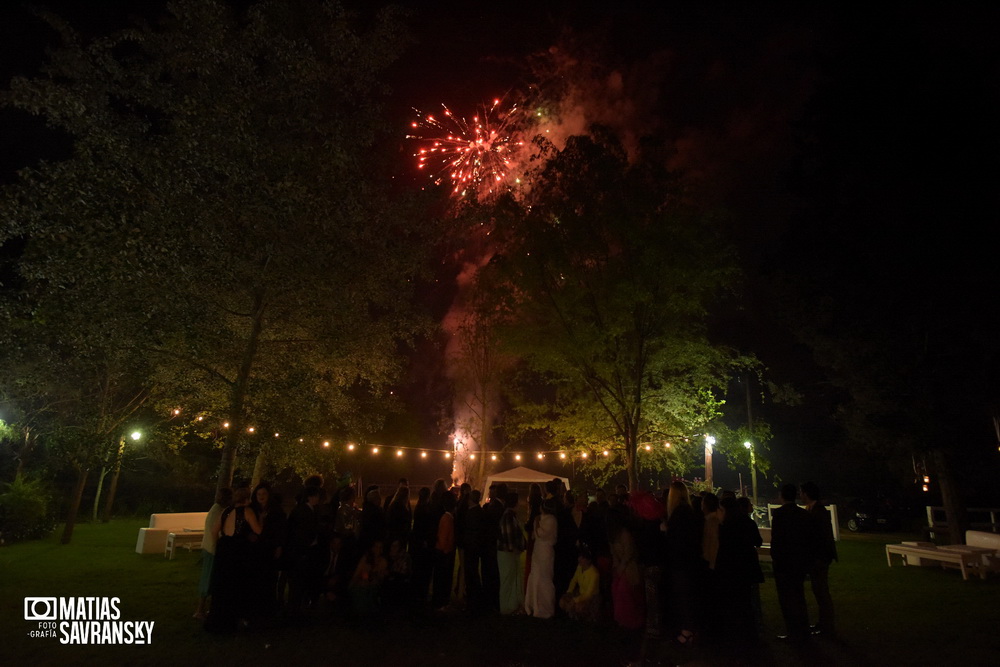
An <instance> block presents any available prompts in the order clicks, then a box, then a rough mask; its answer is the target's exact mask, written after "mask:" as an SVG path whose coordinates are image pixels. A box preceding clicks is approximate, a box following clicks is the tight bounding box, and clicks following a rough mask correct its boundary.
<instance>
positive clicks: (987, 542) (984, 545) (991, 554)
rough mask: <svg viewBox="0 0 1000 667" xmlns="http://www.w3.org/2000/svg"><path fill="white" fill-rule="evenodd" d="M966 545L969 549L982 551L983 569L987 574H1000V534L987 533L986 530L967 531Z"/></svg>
mask: <svg viewBox="0 0 1000 667" xmlns="http://www.w3.org/2000/svg"><path fill="white" fill-rule="evenodd" d="M965 544H966V546H968V547H972V548H978V549H982V550H983V553H982V554H981V556H982V559H983V562H982V568H983V570H984V574H985V572H998V573H1000V533H987V532H986V531H984V530H967V531H965Z"/></svg>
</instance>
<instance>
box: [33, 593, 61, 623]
mask: <svg viewBox="0 0 1000 667" xmlns="http://www.w3.org/2000/svg"><path fill="white" fill-rule="evenodd" d="M58 615H59V606H58V605H57V604H56V599H55V598H24V620H26V621H55V620H57V618H58Z"/></svg>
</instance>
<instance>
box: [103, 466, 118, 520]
mask: <svg viewBox="0 0 1000 667" xmlns="http://www.w3.org/2000/svg"><path fill="white" fill-rule="evenodd" d="M121 472H122V464H121V461H119V462H118V465H117V466H115V471H114V472H113V473H111V485H110V486H108V499H107V501H106V502H105V503H104V512H103V513H102V514H101V522H102V523H107V522H109V521H111V507H112V506H113V505H114V502H115V492H116V491H117V490H118V477H119V475H121Z"/></svg>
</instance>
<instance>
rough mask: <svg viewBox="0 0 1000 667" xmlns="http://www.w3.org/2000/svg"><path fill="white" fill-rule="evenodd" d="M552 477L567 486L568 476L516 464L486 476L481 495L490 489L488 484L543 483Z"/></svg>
mask: <svg viewBox="0 0 1000 667" xmlns="http://www.w3.org/2000/svg"><path fill="white" fill-rule="evenodd" d="M553 479H561V480H562V481H563V484H565V485H566V488H567V489H568V488H569V478H568V477H562V476H560V475H553V474H551V473H547V472H539V471H537V470H532V469H531V468H525V467H524V466H518V467H517V468H511V469H510V470H505V471H503V472H498V473H494V474H492V475H490V476H489V477H487V478H486V488H484V489H483V495H484V496H485V495H486V494H487V493H488V492H489V489H490V485H492V484H494V483H499V482H504V483H506V484H532V483H537V484H544V483H545V482H548V481H550V480H553Z"/></svg>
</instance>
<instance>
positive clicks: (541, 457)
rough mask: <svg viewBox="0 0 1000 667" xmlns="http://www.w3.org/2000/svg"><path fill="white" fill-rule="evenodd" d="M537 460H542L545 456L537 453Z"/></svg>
mask: <svg viewBox="0 0 1000 667" xmlns="http://www.w3.org/2000/svg"><path fill="white" fill-rule="evenodd" d="M538 458H539V460H541V459H544V458H545V454H542V453H541V452H538Z"/></svg>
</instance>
